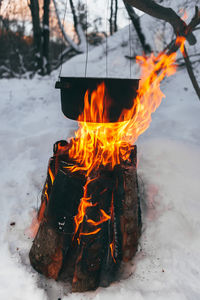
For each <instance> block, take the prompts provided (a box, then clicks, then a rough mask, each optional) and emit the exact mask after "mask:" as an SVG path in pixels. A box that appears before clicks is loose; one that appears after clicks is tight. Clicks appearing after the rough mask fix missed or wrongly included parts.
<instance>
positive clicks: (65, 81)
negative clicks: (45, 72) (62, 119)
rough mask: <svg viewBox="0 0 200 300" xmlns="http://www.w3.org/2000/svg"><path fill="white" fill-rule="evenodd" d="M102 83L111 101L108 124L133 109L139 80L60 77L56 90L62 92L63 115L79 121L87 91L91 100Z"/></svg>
mask: <svg viewBox="0 0 200 300" xmlns="http://www.w3.org/2000/svg"><path fill="white" fill-rule="evenodd" d="M102 83H104V84H105V87H106V95H107V96H106V97H107V98H108V99H109V107H108V108H107V109H108V112H107V115H108V120H107V122H117V121H118V119H119V116H120V114H121V112H122V110H123V109H124V108H126V109H130V108H131V107H132V105H133V102H134V99H135V97H136V95H137V90H138V86H139V79H118V78H85V77H83V78H80V77H60V81H58V82H56V88H58V89H60V90H61V108H62V112H63V114H64V115H65V116H66V117H67V118H69V119H72V120H77V119H78V116H79V115H80V114H81V113H82V112H83V109H84V96H85V93H86V91H87V90H88V94H89V99H90V95H91V93H92V92H93V91H94V90H96V89H97V87H98V85H100V84H102ZM86 121H87V120H86Z"/></svg>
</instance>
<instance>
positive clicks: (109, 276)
mask: <svg viewBox="0 0 200 300" xmlns="http://www.w3.org/2000/svg"><path fill="white" fill-rule="evenodd" d="M69 147H70V144H68V143H66V142H65V141H60V142H57V143H56V144H55V146H54V156H53V157H52V158H51V159H50V162H49V166H48V173H47V179H46V182H45V186H44V189H43V193H42V199H41V206H40V210H39V213H38V221H39V222H40V227H39V230H38V233H37V235H36V237H35V239H34V241H33V245H32V247H31V250H30V253H29V258H30V262H31V265H32V266H33V267H34V268H35V269H36V270H37V271H38V272H40V273H42V274H44V275H45V276H46V277H49V278H53V279H56V280H62V281H66V280H70V281H71V282H72V291H73V292H83V291H87V290H94V289H96V288H97V287H98V286H108V285H109V284H110V283H111V282H112V281H114V280H115V278H116V275H117V274H118V270H119V267H120V263H121V261H122V260H123V261H129V260H130V259H132V258H133V256H134V255H135V253H136V251H137V246H138V240H139V237H140V233H141V211H140V199H139V197H138V183H137V171H136V154H137V153H136V146H135V147H134V148H132V150H131V154H130V157H129V160H128V161H126V162H122V163H121V164H120V165H117V166H116V167H115V168H114V169H110V168H109V167H104V166H101V167H100V168H99V169H98V170H97V171H93V172H92V173H91V174H90V178H89V179H90V180H91V179H92V178H93V179H94V180H91V181H90V182H89V183H88V185H87V192H88V195H90V203H92V204H94V206H92V207H88V208H87V210H86V214H85V218H84V220H83V222H82V223H81V225H80V227H79V230H78V232H77V234H76V235H75V236H74V228H75V227H74V216H75V215H76V214H77V210H78V206H79V203H80V199H81V197H83V190H84V186H85V184H86V180H87V178H85V176H84V174H83V172H74V173H71V172H70V171H69V170H67V169H66V168H65V167H66V166H67V165H69V164H73V161H72V160H69V157H68V149H69ZM49 169H51V173H53V174H54V176H55V180H54V182H53V184H52V179H51V176H50V171H49ZM47 195H48V196H47ZM101 210H103V211H104V212H105V213H106V214H107V215H108V216H110V218H109V219H107V221H105V222H103V223H99V224H98V225H97V226H94V225H90V222H88V221H89V220H90V221H91V220H93V221H96V222H98V221H99V220H100V216H101ZM96 229H100V231H98V233H96V234H95V235H87V233H90V232H91V231H94V230H96ZM79 233H80V235H79ZM78 236H79V242H78V240H77V237H78ZM111 244H112V247H111ZM111 249H112V250H111Z"/></svg>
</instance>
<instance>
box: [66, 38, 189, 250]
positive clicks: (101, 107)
mask: <svg viewBox="0 0 200 300" xmlns="http://www.w3.org/2000/svg"><path fill="white" fill-rule="evenodd" d="M184 42H185V38H184V37H178V38H177V40H176V43H177V44H178V45H180V47H181V51H182V52H183V51H184ZM175 60H176V53H171V54H169V55H168V54H167V53H165V52H161V53H160V54H159V55H158V56H154V55H153V54H151V55H150V56H149V57H146V56H137V58H136V61H137V63H138V64H139V65H140V66H141V81H140V86H139V89H138V91H137V96H136V98H135V99H134V102H133V106H132V108H131V109H124V110H123V111H122V113H121V115H120V117H119V119H118V122H115V123H108V108H109V106H110V99H109V97H108V95H107V91H106V86H105V84H104V83H101V84H99V85H98V87H97V89H96V90H94V91H93V92H92V93H91V94H90V93H89V91H87V92H86V93H85V97H84V111H83V113H82V114H81V115H80V116H79V118H78V121H79V129H78V130H77V131H76V132H75V138H72V139H71V147H70V149H69V157H70V158H72V159H73V160H74V161H75V165H73V166H70V167H67V168H69V169H70V170H71V172H76V171H84V172H85V176H86V178H90V175H91V173H92V172H93V171H94V170H98V168H99V166H109V167H110V168H111V169H112V168H114V166H115V165H117V164H119V163H120V162H121V161H125V160H128V159H129V156H130V151H131V145H133V144H134V143H135V142H136V140H137V139H138V137H139V136H140V135H141V134H142V133H143V132H145V131H146V129H147V128H148V127H149V125H150V123H151V114H152V113H153V112H155V110H156V109H157V108H158V106H159V105H160V103H161V100H162V98H163V97H165V95H164V94H163V93H162V91H161V90H160V82H161V81H162V80H163V79H164V77H166V76H167V77H168V76H171V75H173V74H174V73H175V72H176V65H175ZM95 179H96V178H93V179H88V180H87V182H86V184H85V186H84V195H83V197H82V198H81V200H80V204H79V208H78V213H77V215H76V216H75V217H74V221H75V233H74V236H75V235H76V234H77V232H78V230H79V228H80V225H81V224H82V223H83V221H84V218H85V215H86V211H87V208H88V207H92V206H94V205H96V204H93V203H92V201H91V198H92V195H88V185H89V184H90V183H91V181H93V180H95ZM103 192H104V191H102V193H103ZM112 205H113V204H112ZM111 212H112V209H111ZM100 213H101V218H100V221H98V222H95V221H93V220H91V219H89V220H87V223H88V224H90V225H92V226H99V225H101V224H102V223H103V222H106V221H108V220H109V219H110V218H111V216H109V215H108V214H106V213H105V211H103V210H102V209H101V210H100ZM100 230H101V228H100V227H99V228H98V229H96V230H94V231H91V232H90V233H88V232H87V233H84V232H81V228H80V231H79V236H80V235H89V234H95V233H96V232H98V231H100ZM78 239H79V237H78ZM110 249H111V253H112V255H113V243H111V244H110Z"/></svg>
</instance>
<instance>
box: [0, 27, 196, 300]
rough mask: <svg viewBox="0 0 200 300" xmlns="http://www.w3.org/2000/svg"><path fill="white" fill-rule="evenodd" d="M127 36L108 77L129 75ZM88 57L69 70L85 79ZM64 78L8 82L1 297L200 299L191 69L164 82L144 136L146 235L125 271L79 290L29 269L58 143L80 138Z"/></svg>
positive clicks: (0, 180)
mask: <svg viewBox="0 0 200 300" xmlns="http://www.w3.org/2000/svg"><path fill="white" fill-rule="evenodd" d="M127 35H128V29H127V28H126V29H123V30H122V31H121V32H120V33H118V34H117V35H116V36H114V37H111V39H110V41H109V45H110V58H111V57H112V59H113V60H111V61H110V70H111V71H109V76H116V77H117V76H118V77H122V76H124V77H125V76H127V75H126V71H127V72H128V66H127V64H129V61H128V60H126V59H125V58H124V55H126V54H127V51H128V49H129V48H128V46H127V45H126V46H124V47H123V46H121V45H122V44H123V43H122V41H125V44H126V36H127ZM123 39H124V40H123ZM101 47H103V46H101ZM101 47H99V48H98V49H96V50H97V51H96V52H95V50H92V53H90V55H91V57H92V63H91V65H90V67H89V68H88V73H89V72H91V74H92V73H95V72H96V73H95V74H96V76H105V75H104V74H103V72H105V65H104V69H103V57H102V59H101V55H102V56H103V50H102V49H103V48H101ZM100 54H101V55H100ZM112 54H113V56H112ZM95 59H96V63H95V64H94V62H95ZM84 62H85V61H84V58H83V55H82V56H81V55H80V56H77V57H76V58H73V59H72V60H71V61H69V62H68V63H67V64H66V65H64V66H63V69H65V70H67V71H68V72H69V74H74V73H73V72H76V74H77V75H74V76H78V75H79V76H82V73H83V74H84ZM104 63H105V60H104ZM133 68H135V69H134V72H135V73H134V76H136V75H135V74H138V69H137V67H134V66H133ZM81 72H82V73H81ZM71 76H72V75H71ZM57 77H58V74H57V72H55V73H53V74H52V75H51V76H50V77H44V78H40V77H35V78H33V79H32V80H26V79H21V80H20V79H9V80H8V79H2V80H0V89H1V102H0V108H1V109H0V122H1V126H0V137H1V150H0V161H1V173H0V191H1V200H0V201H1V202H0V203H1V209H0V219H1V223H0V224H1V229H0V266H1V268H0V299H9V300H18V299H20V300H27V299H28V300H32V299H34V300H46V299H49V300H57V299H58V298H62V299H63V300H74V299H76V300H88V299H91V300H102V299H104V300H107V299H110V298H111V297H113V296H114V297H115V299H116V300H121V299H125V300H129V299H134V300H143V299H145V300H157V299H158V300H160V299H162V300H165V299H170V300H179V299H180V300H184V299H187V300H188V299H189V300H190V299H191V300H198V299H199V298H200V286H199V281H200V274H199V272H200V271H199V270H200V220H199V211H200V201H199V192H200V187H199V182H200V171H199V170H200V132H199V128H200V118H199V115H200V103H199V101H198V99H197V96H196V94H195V92H194V90H193V87H192V85H191V82H190V80H189V78H188V75H187V72H186V70H185V69H180V70H179V71H178V72H177V73H176V74H175V75H174V76H173V77H170V78H167V79H166V80H164V82H163V83H162V90H163V92H164V93H165V95H166V98H165V99H163V102H162V104H161V106H160V107H159V108H158V110H157V111H156V112H155V113H154V114H153V116H152V123H151V126H150V128H149V129H148V130H147V131H146V132H145V133H144V134H143V135H142V136H141V137H140V138H139V139H138V142H137V146H138V158H139V165H138V175H139V182H140V190H141V195H142V199H143V200H142V215H143V233H142V237H141V241H140V247H139V251H138V253H137V255H136V257H135V258H134V259H133V261H132V262H131V263H130V264H129V265H128V266H126V267H125V275H124V277H123V278H122V279H121V280H120V281H119V282H115V283H113V284H112V285H111V286H110V287H108V288H98V289H97V290H96V291H94V292H90V293H84V294H71V293H70V287H69V285H67V284H62V283H57V282H54V281H53V280H48V279H45V278H44V277H43V276H42V275H39V274H37V273H36V272H35V271H34V270H33V269H32V267H31V266H30V263H29V259H28V252H29V249H30V247H31V239H30V238H29V236H28V234H27V229H28V228H29V226H30V223H31V219H32V217H33V215H34V212H35V210H36V209H37V208H38V206H39V203H40V195H41V189H42V186H43V183H44V180H45V176H46V168H47V163H48V159H49V157H50V156H51V154H52V146H53V143H54V142H55V141H57V140H60V139H65V138H67V137H70V136H72V135H73V132H74V129H75V128H76V126H77V125H76V122H73V121H70V120H67V119H66V118H65V117H64V116H63V115H62V112H61V108H60V96H59V91H58V90H55V89H54V84H55V81H56V80H57ZM12 222H15V225H13V226H11V225H10V224H11V223H12Z"/></svg>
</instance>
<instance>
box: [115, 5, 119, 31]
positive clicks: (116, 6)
mask: <svg viewBox="0 0 200 300" xmlns="http://www.w3.org/2000/svg"><path fill="white" fill-rule="evenodd" d="M117 12H118V0H115V13H114V32H116V31H117Z"/></svg>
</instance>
